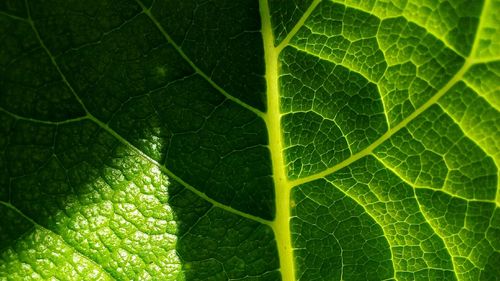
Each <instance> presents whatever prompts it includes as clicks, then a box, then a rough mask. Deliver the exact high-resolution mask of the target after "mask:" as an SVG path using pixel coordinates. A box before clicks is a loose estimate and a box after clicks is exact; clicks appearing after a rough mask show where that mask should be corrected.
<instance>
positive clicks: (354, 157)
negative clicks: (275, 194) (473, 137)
mask: <svg viewBox="0 0 500 281" xmlns="http://www.w3.org/2000/svg"><path fill="white" fill-rule="evenodd" d="M472 64H473V63H472V61H471V60H470V59H468V60H466V61H465V63H464V64H463V65H462V67H461V68H460V70H459V71H458V72H457V73H456V74H455V75H454V76H453V77H452V78H451V79H450V80H449V81H448V83H446V85H444V86H443V87H442V88H441V89H440V90H439V91H438V92H437V93H436V94H435V95H434V96H433V97H432V98H430V99H429V100H427V102H425V103H424V104H423V105H422V106H420V107H419V108H417V109H416V110H415V111H413V112H412V113H411V114H410V115H409V116H408V117H406V118H405V119H403V121H401V122H400V123H399V124H397V125H396V126H394V127H391V128H390V129H389V130H388V131H387V132H386V133H385V134H383V135H382V136H381V137H380V138H378V139H377V140H376V141H374V142H373V143H372V144H371V145H369V146H367V147H366V148H364V149H363V150H361V151H359V152H357V153H355V154H353V155H351V156H350V157H349V158H347V159H345V160H344V161H342V162H340V163H338V164H337V165H334V166H333V167H330V168H328V169H325V170H323V171H321V172H319V173H316V174H313V175H310V176H307V177H303V178H300V179H296V180H293V181H291V182H290V183H291V188H293V187H294V186H297V185H300V184H304V183H307V182H310V181H313V180H316V179H319V178H323V177H325V176H327V175H329V174H331V173H334V172H336V171H338V170H340V169H342V168H344V167H346V166H348V165H350V164H351V163H353V162H355V161H357V160H359V159H361V158H363V157H365V156H367V155H369V154H371V153H372V152H373V150H374V149H375V148H377V147H378V146H379V145H381V144H382V143H383V142H385V141H386V140H388V139H389V138H391V137H392V136H393V135H394V134H396V133H397V132H398V131H399V130H401V129H402V128H404V127H406V125H408V123H410V122H411V121H412V120H413V119H415V118H417V117H418V116H419V115H420V114H421V113H422V112H424V111H425V110H427V109H428V108H429V107H431V106H432V105H433V104H435V103H436V102H437V101H438V100H439V99H440V98H441V97H442V96H443V95H444V94H445V93H446V92H448V90H449V89H451V87H453V85H455V84H456V83H457V82H459V81H460V80H461V79H462V77H463V75H464V74H465V72H467V70H468V69H469V68H470V67H471V66H472Z"/></svg>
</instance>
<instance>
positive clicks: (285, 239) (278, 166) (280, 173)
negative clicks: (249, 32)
mask: <svg viewBox="0 0 500 281" xmlns="http://www.w3.org/2000/svg"><path fill="white" fill-rule="evenodd" d="M259 4H260V13H261V19H262V37H263V41H264V58H265V64H266V83H267V108H268V109H267V113H266V115H265V118H264V119H265V121H266V125H267V129H268V132H269V149H270V151H271V159H272V165H273V175H274V186H275V194H276V198H275V200H276V218H275V220H274V221H273V222H272V224H271V226H272V228H273V230H274V235H275V239H276V243H277V247H278V253H279V259H280V269H281V275H282V280H283V281H293V280H295V268H294V259H293V250H292V241H291V240H292V239H291V233H290V185H289V182H288V180H287V177H286V173H285V165H284V163H285V162H284V160H283V140H282V134H281V124H280V120H281V113H280V95H279V85H278V55H279V50H278V49H277V48H276V47H275V46H274V36H273V31H272V27H271V16H270V13H269V6H268V3H267V0H260V3H259Z"/></svg>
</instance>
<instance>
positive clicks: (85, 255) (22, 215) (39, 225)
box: [0, 200, 116, 280]
mask: <svg viewBox="0 0 500 281" xmlns="http://www.w3.org/2000/svg"><path fill="white" fill-rule="evenodd" d="M0 204H1V205H3V206H5V207H7V208H9V209H11V210H12V211H14V212H15V213H17V214H18V215H19V216H21V217H23V218H24V219H25V220H27V221H29V222H30V223H31V224H33V225H34V226H35V227H38V228H40V229H43V230H45V231H48V232H50V233H52V234H54V235H56V236H57V237H59V238H60V239H61V240H62V241H64V243H65V244H66V245H68V246H69V247H70V248H72V249H73V250H74V251H75V252H77V253H78V254H80V256H82V257H84V258H85V259H86V260H88V261H89V262H90V263H92V264H94V265H95V266H96V267H97V268H100V269H101V272H103V273H104V274H106V275H107V277H108V278H109V279H111V280H116V279H115V278H114V277H113V275H112V273H111V272H110V271H108V270H106V269H105V268H103V267H102V266H101V265H100V264H99V263H97V261H95V260H94V259H93V258H91V257H90V256H88V255H87V254H85V253H83V252H82V251H80V250H79V249H77V248H76V247H74V246H73V245H71V244H69V243H68V242H66V239H64V237H62V236H61V235H60V234H58V233H56V232H54V231H53V230H51V229H48V228H46V227H45V226H43V225H41V224H39V223H37V222H36V221H35V220H33V219H32V218H30V217H29V216H27V215H26V214H25V213H23V212H22V211H21V210H19V209H18V208H17V207H16V206H14V205H12V204H11V203H8V202H5V201H1V200H0Z"/></svg>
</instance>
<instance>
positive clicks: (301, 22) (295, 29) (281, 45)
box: [276, 0, 321, 53]
mask: <svg viewBox="0 0 500 281" xmlns="http://www.w3.org/2000/svg"><path fill="white" fill-rule="evenodd" d="M319 3H321V0H314V1H313V2H312V3H311V5H310V6H309V7H308V8H307V10H306V11H305V12H304V14H303V15H302V17H300V19H299V21H298V22H297V23H296V24H295V26H294V27H293V28H292V30H290V32H288V34H287V35H286V37H285V39H283V41H281V42H280V43H279V45H278V46H276V51H277V52H278V53H279V52H281V50H283V48H285V47H286V46H287V45H288V43H289V42H290V40H291V39H292V38H293V37H294V36H295V34H297V32H298V31H299V29H300V28H301V27H302V26H303V25H304V23H305V22H306V20H307V19H308V18H309V16H310V15H311V14H312V12H313V11H314V9H316V7H317V6H318V5H319Z"/></svg>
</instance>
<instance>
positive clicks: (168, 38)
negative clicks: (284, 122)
mask: <svg viewBox="0 0 500 281" xmlns="http://www.w3.org/2000/svg"><path fill="white" fill-rule="evenodd" d="M135 1H136V2H137V4H139V5H140V6H141V8H142V9H143V12H144V14H146V15H147V16H148V17H149V19H150V20H151V21H152V22H153V24H154V25H155V26H156V28H158V30H159V31H160V33H161V34H162V35H163V37H165V39H166V40H167V42H168V43H170V44H171V45H172V47H174V49H175V50H176V51H177V53H179V55H180V56H181V57H182V58H183V59H184V60H185V61H186V62H187V63H188V64H189V65H190V66H191V67H192V68H193V69H194V70H195V71H196V73H198V74H199V75H200V76H201V77H203V79H205V80H206V81H207V82H208V83H209V84H210V85H211V86H212V87H214V88H215V89H216V90H217V91H219V92H220V93H221V94H222V95H224V96H225V97H226V98H228V99H229V100H231V101H233V102H235V103H236V104H238V105H240V106H242V107H244V108H245V109H247V110H250V111H251V112H253V113H255V114H256V115H257V116H259V117H261V118H264V112H262V111H260V110H259V109H257V108H255V107H253V106H251V105H249V104H247V103H246V102H244V101H242V100H240V99H239V98H237V97H235V96H233V95H231V94H229V93H228V92H226V90H224V89H223V88H222V87H221V86H219V85H218V84H217V83H215V82H214V81H213V80H212V78H211V77H209V76H208V75H207V74H206V73H205V72H203V70H201V69H200V68H199V67H198V66H197V65H196V64H195V63H194V62H193V61H192V60H191V59H190V58H189V57H188V56H187V55H186V53H184V51H183V50H182V48H181V47H180V46H179V45H177V43H175V41H174V40H173V39H172V37H170V35H169V34H168V33H167V32H166V31H165V29H164V28H163V26H162V25H161V24H160V22H158V20H157V19H156V17H155V16H153V14H152V13H151V11H150V9H149V8H147V7H146V6H145V5H144V4H143V3H142V2H141V1H140V0H135Z"/></svg>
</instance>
